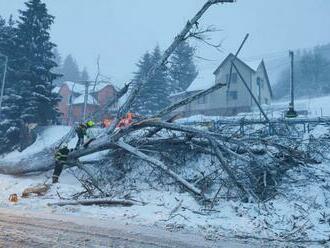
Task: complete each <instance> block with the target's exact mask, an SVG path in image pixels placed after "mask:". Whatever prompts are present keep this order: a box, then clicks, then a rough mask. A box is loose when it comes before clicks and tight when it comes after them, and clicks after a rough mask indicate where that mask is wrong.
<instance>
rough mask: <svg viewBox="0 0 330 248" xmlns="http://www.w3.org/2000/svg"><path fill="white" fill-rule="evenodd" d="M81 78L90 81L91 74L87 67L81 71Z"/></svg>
mask: <svg viewBox="0 0 330 248" xmlns="http://www.w3.org/2000/svg"><path fill="white" fill-rule="evenodd" d="M80 80H81V81H88V80H89V75H88V72H87V68H86V67H84V69H83V71H82V72H81V75H80Z"/></svg>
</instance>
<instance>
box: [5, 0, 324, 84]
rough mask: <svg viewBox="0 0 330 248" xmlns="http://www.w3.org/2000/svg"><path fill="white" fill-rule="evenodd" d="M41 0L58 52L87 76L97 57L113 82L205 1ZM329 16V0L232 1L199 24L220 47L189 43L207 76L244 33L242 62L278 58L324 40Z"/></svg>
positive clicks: (11, 6) (13, 0) (12, 9)
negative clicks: (213, 30) (52, 20)
mask: <svg viewBox="0 0 330 248" xmlns="http://www.w3.org/2000/svg"><path fill="white" fill-rule="evenodd" d="M45 2H46V3H47V5H48V9H49V12H50V13H51V14H52V15H54V16H55V17H56V19H55V24H54V25H53V27H52V31H51V33H52V39H53V41H54V42H55V43H56V44H57V45H58V49H59V51H60V52H61V54H62V56H65V55H67V54H72V55H73V56H74V57H75V58H76V59H77V61H78V63H79V65H80V66H81V67H83V66H86V67H87V68H88V70H89V72H90V74H91V76H92V77H93V75H94V73H95V70H96V58H97V56H98V55H100V56H101V70H102V73H103V74H105V75H107V76H110V77H111V79H112V80H113V82H114V83H115V84H118V85H120V84H122V83H123V82H125V81H126V80H129V79H130V78H131V77H132V72H133V71H134V70H135V69H136V68H135V63H136V62H137V61H138V59H139V58H140V56H141V55H142V54H143V53H144V52H145V51H146V50H151V49H152V48H153V47H154V46H155V45H157V44H159V45H160V47H161V48H162V49H165V48H166V47H167V46H168V45H169V44H170V42H171V40H172V39H173V38H174V36H175V35H176V34H177V33H178V32H179V31H180V30H181V28H182V27H183V25H184V24H185V23H186V21H187V20H188V19H189V18H191V17H192V15H193V14H194V13H195V12H196V11H197V10H198V9H199V8H200V6H201V5H202V4H203V3H204V2H205V0H180V1H177V0H166V1H161V0H134V1H132V0H130V1H123V0H97V1H92V0H70V1H68V0H56V1H55V0H47V1H45ZM22 8H24V1H23V0H0V15H2V16H4V17H8V16H9V13H12V14H13V15H14V17H17V15H18V9H22ZM329 13H330V1H329V0H313V1H310V0H309V1H308V0H290V1H288V0H276V1H270V0H267V1H265V0H249V1H247V0H238V1H237V2H236V3H233V4H225V5H218V6H215V7H212V9H211V10H210V11H209V12H208V13H207V14H206V15H205V16H204V18H203V19H202V20H201V22H200V26H202V27H206V26H208V25H214V26H215V27H217V28H219V29H221V30H222V31H221V32H217V33H213V34H212V35H211V38H212V42H214V43H217V42H220V41H221V42H222V52H218V51H216V50H215V49H214V48H211V47H207V46H205V45H203V44H201V43H196V42H194V44H196V45H197V46H198V56H201V57H203V58H206V59H208V61H204V60H197V62H198V64H199V69H200V71H201V73H204V74H207V75H210V76H212V74H211V73H212V71H213V70H214V69H215V68H216V67H217V65H218V64H219V63H220V62H221V60H222V59H223V58H224V57H225V56H226V55H227V54H228V53H229V52H232V51H235V50H236V49H237V47H238V46H239V44H240V42H241V40H242V39H243V37H244V35H245V34H246V33H250V38H249V40H248V42H247V43H246V45H245V47H244V49H243V50H242V53H241V57H243V58H246V59H247V60H259V59H261V58H262V57H264V58H265V59H266V62H267V59H269V60H270V59H273V58H276V56H280V57H283V58H285V56H287V51H288V50H289V49H297V48H309V47H313V46H315V45H320V44H325V43H329V42H330V31H329V27H330V15H329ZM266 64H267V63H266ZM270 69H271V70H272V68H270ZM274 70H275V69H274ZM278 70H279V69H278V68H277V71H278ZM271 73H272V74H276V72H271Z"/></svg>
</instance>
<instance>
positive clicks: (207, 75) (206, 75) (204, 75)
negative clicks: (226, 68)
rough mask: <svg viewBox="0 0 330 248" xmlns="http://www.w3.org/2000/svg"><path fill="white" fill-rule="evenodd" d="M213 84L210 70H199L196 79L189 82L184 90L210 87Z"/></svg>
mask: <svg viewBox="0 0 330 248" xmlns="http://www.w3.org/2000/svg"><path fill="white" fill-rule="evenodd" d="M214 84H215V81H214V77H213V76H212V72H211V71H209V70H204V71H199V73H198V76H197V77H196V79H195V80H194V81H193V82H192V83H191V84H190V86H189V87H188V88H187V89H186V91H189V92H190V91H199V90H205V89H208V88H210V87H212V86H213V85H214Z"/></svg>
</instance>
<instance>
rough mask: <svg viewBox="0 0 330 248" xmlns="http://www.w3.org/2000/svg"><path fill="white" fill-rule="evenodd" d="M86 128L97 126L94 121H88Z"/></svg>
mask: <svg viewBox="0 0 330 248" xmlns="http://www.w3.org/2000/svg"><path fill="white" fill-rule="evenodd" d="M86 126H87V127H94V126H95V123H94V121H87V122H86Z"/></svg>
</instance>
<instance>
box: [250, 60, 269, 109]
mask: <svg viewBox="0 0 330 248" xmlns="http://www.w3.org/2000/svg"><path fill="white" fill-rule="evenodd" d="M258 78H260V83H261V84H260V93H261V94H260V97H259V86H258V84H257V82H258ZM252 91H253V94H254V96H255V97H256V98H257V100H258V102H259V101H260V103H261V104H267V105H270V104H271V93H270V89H269V87H268V83H267V76H266V75H265V71H264V69H263V67H262V66H261V65H260V66H259V67H258V69H257V72H256V73H255V74H254V75H253V84H252ZM252 106H253V107H256V104H255V103H254V102H253V105H252Z"/></svg>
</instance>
